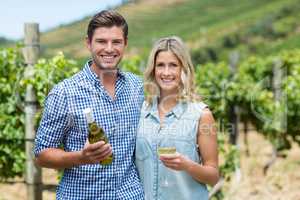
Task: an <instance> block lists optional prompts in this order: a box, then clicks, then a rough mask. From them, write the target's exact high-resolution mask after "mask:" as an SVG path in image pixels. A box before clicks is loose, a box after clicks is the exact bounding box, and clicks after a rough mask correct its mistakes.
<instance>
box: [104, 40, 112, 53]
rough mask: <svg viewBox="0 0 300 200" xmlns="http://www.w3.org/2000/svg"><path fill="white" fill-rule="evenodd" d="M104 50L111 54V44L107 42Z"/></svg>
mask: <svg viewBox="0 0 300 200" xmlns="http://www.w3.org/2000/svg"><path fill="white" fill-rule="evenodd" d="M105 50H106V51H108V52H112V50H113V46H112V42H108V43H107V44H106V48H105Z"/></svg>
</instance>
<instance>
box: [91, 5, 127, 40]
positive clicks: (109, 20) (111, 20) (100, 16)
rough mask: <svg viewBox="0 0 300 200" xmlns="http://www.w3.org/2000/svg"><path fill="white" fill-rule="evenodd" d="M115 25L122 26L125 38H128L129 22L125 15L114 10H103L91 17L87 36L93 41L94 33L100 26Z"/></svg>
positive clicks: (108, 26) (109, 26)
mask: <svg viewBox="0 0 300 200" xmlns="http://www.w3.org/2000/svg"><path fill="white" fill-rule="evenodd" d="M113 26H117V27H120V28H122V30H123V36H124V39H127V36H128V24H127V22H126V20H125V19H124V17H123V16H122V15H120V14H119V13H117V12H116V11H113V10H103V11H101V12H99V13H97V14H95V15H94V16H93V18H92V19H91V21H90V23H89V25H88V30H87V36H88V39H89V40H90V41H91V40H92V38H93V35H94V32H95V30H96V29H97V28H99V27H107V28H111V27H113Z"/></svg>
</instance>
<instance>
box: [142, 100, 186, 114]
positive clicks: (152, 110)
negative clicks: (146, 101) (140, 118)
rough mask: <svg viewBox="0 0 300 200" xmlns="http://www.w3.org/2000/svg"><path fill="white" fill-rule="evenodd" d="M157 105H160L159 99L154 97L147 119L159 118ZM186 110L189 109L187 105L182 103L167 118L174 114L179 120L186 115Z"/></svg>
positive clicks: (147, 111) (148, 109)
mask: <svg viewBox="0 0 300 200" xmlns="http://www.w3.org/2000/svg"><path fill="white" fill-rule="evenodd" d="M157 104H158V99H157V97H154V98H153V99H152V105H151V106H149V107H148V108H147V109H146V112H145V117H148V116H150V115H152V116H154V117H157V118H159V113H158V107H157ZM186 108H187V103H186V102H181V101H180V102H179V103H177V104H176V106H175V107H174V108H173V109H172V110H171V111H170V112H169V113H168V114H167V115H166V116H167V117H168V116H171V115H172V114H174V116H175V117H176V118H177V119H179V118H180V117H181V115H182V114H183V113H184V111H185V110H186Z"/></svg>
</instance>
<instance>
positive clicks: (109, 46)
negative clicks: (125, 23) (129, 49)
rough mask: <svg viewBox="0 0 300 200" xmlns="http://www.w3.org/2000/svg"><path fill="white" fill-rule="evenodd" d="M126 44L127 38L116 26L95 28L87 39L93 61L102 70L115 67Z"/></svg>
mask: <svg viewBox="0 0 300 200" xmlns="http://www.w3.org/2000/svg"><path fill="white" fill-rule="evenodd" d="M126 46H127V39H125V38H124V36H123V30H122V28H120V27H117V26H113V27H111V28H107V27H99V28H97V29H95V32H94V35H93V37H92V39H91V41H89V39H87V47H88V49H89V50H90V52H91V55H92V59H93V62H94V64H95V65H96V66H97V67H98V68H99V69H102V70H114V69H117V66H118V64H119V62H120V61H121V59H122V57H123V54H124V50H125V48H126Z"/></svg>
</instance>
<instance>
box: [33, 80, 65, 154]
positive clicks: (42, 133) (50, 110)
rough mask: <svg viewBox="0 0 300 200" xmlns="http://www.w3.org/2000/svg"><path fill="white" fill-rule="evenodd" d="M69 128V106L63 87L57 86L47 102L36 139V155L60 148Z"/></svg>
mask: <svg viewBox="0 0 300 200" xmlns="http://www.w3.org/2000/svg"><path fill="white" fill-rule="evenodd" d="M67 126H68V106H67V100H66V96H65V94H64V91H63V87H62V85H57V86H55V87H54V88H53V89H52V90H51V92H50V93H49V95H48V96H47V98H46V100H45V107H44V111H43V116H42V120H41V122H40V125H39V128H38V131H37V135H36V138H35V148H34V155H35V156H38V155H39V153H40V152H41V151H43V150H44V149H47V148H58V147H59V146H60V144H61V143H62V140H63V138H64V134H65V132H66V128H67Z"/></svg>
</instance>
